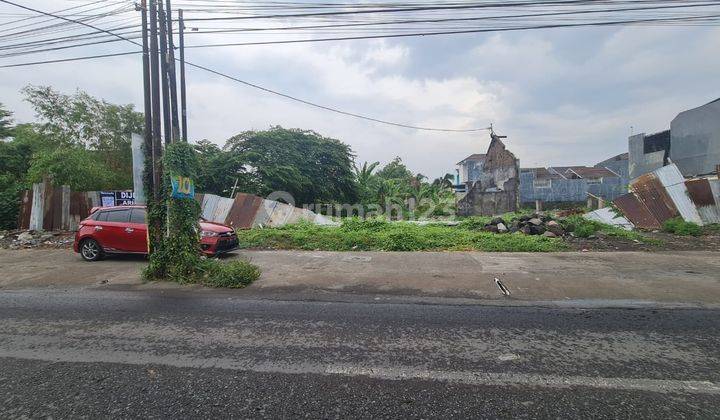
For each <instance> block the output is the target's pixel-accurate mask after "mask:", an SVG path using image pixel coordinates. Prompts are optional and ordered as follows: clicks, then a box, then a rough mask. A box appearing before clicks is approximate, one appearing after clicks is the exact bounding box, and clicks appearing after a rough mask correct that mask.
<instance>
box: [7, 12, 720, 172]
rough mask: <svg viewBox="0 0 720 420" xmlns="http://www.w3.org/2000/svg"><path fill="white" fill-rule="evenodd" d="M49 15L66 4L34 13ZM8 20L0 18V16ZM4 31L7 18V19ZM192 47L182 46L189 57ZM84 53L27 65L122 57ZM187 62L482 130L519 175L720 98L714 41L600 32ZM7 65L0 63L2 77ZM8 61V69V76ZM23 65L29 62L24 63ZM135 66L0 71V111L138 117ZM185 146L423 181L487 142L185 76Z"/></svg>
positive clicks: (292, 49)
mask: <svg viewBox="0 0 720 420" xmlns="http://www.w3.org/2000/svg"><path fill="white" fill-rule="evenodd" d="M24 3H25V4H28V5H29V4H30V3H32V7H35V8H39V9H42V10H47V11H51V10H57V9H60V8H62V7H63V5H74V4H77V2H68V1H48V0H35V1H32V2H30V3H28V2H24ZM11 11H12V12H16V10H15V9H12V8H11V7H10V6H7V5H0V14H1V13H3V12H5V13H10V12H11ZM6 19H7V18H6ZM192 41H193V40H192V39H190V40H189V41H188V44H192ZM112 48H113V49H112V50H111V49H110V47H100V48H98V47H90V48H87V49H84V50H83V49H76V50H73V51H72V52H63V53H62V54H57V53H49V54H48V55H42V54H38V55H34V56H32V60H35V59H46V58H48V59H49V58H57V57H61V56H77V55H85V54H95V53H103V52H113V51H120V50H122V51H129V50H133V49H134V47H133V46H132V45H128V47H127V48H122V47H121V46H117V45H115V46H113V47H112ZM187 60H188V61H192V62H195V63H198V64H202V65H204V66H207V67H211V68H213V69H216V70H219V71H222V72H224V73H227V74H230V75H233V76H235V77H238V78H241V79H243V80H247V81H249V82H253V83H256V84H259V85H262V86H265V87H268V88H271V89H275V90H278V91H282V92H284V93H287V94H291V95H294V96H297V97H300V98H303V99H307V100H311V101H314V102H317V103H320V104H323V105H327V106H332V107H336V108H340V109H343V110H346V111H349V112H353V113H358V114H363V115H367V116H371V117H375V118H381V119H384V120H391V121H395V122H399V123H405V124H411V125H420V126H433V127H446V128H463V129H465V128H475V127H488V126H489V125H490V124H493V126H494V127H495V130H496V132H497V133H499V134H502V135H506V136H508V138H507V140H506V145H507V146H508V148H509V149H510V150H511V151H513V152H514V153H515V155H516V156H517V157H518V158H519V159H520V164H521V166H523V167H536V166H552V165H558V166H559V165H594V164H595V163H597V162H599V161H601V160H604V159H606V158H609V157H611V156H614V155H616V154H619V153H623V152H626V151H627V138H628V136H629V135H630V134H631V133H639V132H647V133H653V132H656V131H661V130H665V129H668V128H669V127H670V121H671V120H672V119H673V118H674V117H675V116H676V115H677V114H678V113H679V112H681V111H683V110H686V109H690V108H694V107H697V106H700V105H703V104H705V103H707V102H710V101H711V100H714V99H716V98H718V97H720V83H718V82H719V80H718V75H719V74H720V28H718V27H712V26H698V27H603V28H576V29H571V28H564V29H550V30H536V31H524V32H505V33H486V34H467V35H448V36H437V37H422V38H403V39H392V40H388V39H386V40H366V41H339V42H326V43H314V44H285V45H268V46H243V47H228V48H222V49H194V50H188V53H187ZM5 61H7V62H11V60H10V59H3V58H0V63H3V62H5ZM19 61H21V60H18V59H15V60H14V61H12V62H19ZM26 61H30V60H29V59H28V60H26ZM140 64H141V59H140V56H126V57H117V58H107V59H102V60H95V61H83V62H72V63H63V64H49V65H43V66H32V67H22V68H9V69H0V102H1V103H3V104H4V105H5V106H6V107H7V108H9V109H11V110H13V111H14V112H15V119H16V121H17V122H29V121H33V120H34V114H33V111H32V109H31V108H30V106H29V105H28V104H27V103H25V102H24V100H23V97H22V94H21V93H20V89H21V88H22V87H23V86H26V85H28V84H34V85H50V86H53V87H54V88H56V89H58V90H60V91H62V92H64V93H72V92H73V91H74V90H75V89H81V90H84V91H87V92H88V93H90V94H92V95H94V96H98V97H101V98H103V99H105V100H107V101H109V102H113V103H123V104H124V103H132V104H135V105H136V108H137V109H138V110H142V104H143V101H142V73H141V67H140ZM187 76H188V79H187V80H188V85H187V86H188V107H189V108H188V112H189V135H190V138H191V139H192V140H201V139H208V140H210V141H212V142H215V143H217V144H219V145H222V144H223V143H224V142H225V140H226V139H228V138H229V137H231V136H233V135H235V134H237V133H240V132H242V131H245V130H262V129H267V128H269V127H270V126H274V125H280V126H283V127H286V128H302V129H311V130H314V131H317V132H318V133H320V134H322V135H324V136H327V137H333V138H337V139H339V140H341V141H343V142H345V143H347V144H349V145H350V146H351V147H352V149H353V151H354V153H355V154H356V162H357V163H358V164H359V165H361V164H362V162H364V161H370V162H374V161H380V162H382V163H386V162H389V161H390V160H392V159H393V158H394V157H396V156H399V157H401V158H402V160H403V161H404V162H405V163H406V164H407V165H408V167H409V168H410V169H411V170H412V171H413V172H418V173H422V174H424V175H426V176H428V177H438V176H441V175H443V174H445V173H448V172H449V173H454V172H455V168H456V165H455V164H456V162H458V161H460V160H462V159H463V158H465V157H466V156H468V155H470V154H473V153H484V152H485V150H486V149H487V146H488V143H489V136H488V133H487V132H476V133H444V132H439V133H438V132H424V131H417V130H412V129H406V128H399V127H391V126H385V125H381V124H377V123H373V122H369V121H363V120H358V119H354V118H350V117H347V116H343V115H338V114H333V113H330V112H327V111H322V110H319V109H315V108H312V107H308V106H305V105H302V104H298V103H295V102H292V101H288V100H287V99H284V98H280V97H277V96H273V95H270V94H268V93H265V92H261V91H258V90H255V89H252V88H249V87H246V86H243V85H241V84H238V83H236V82H233V81H230V80H227V79H222V78H219V77H218V76H215V75H212V74H208V73H206V72H203V71H201V70H197V69H192V68H188V70H187Z"/></svg>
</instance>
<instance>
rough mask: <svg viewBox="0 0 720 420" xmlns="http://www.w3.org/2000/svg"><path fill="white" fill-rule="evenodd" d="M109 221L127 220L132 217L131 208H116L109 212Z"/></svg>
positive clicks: (121, 221) (120, 221)
mask: <svg viewBox="0 0 720 420" xmlns="http://www.w3.org/2000/svg"><path fill="white" fill-rule="evenodd" d="M107 214H108V215H107V221H108V222H119V223H123V222H127V221H128V219H130V210H116V211H109V212H107Z"/></svg>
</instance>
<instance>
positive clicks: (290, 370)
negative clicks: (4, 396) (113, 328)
mask: <svg viewBox="0 0 720 420" xmlns="http://www.w3.org/2000/svg"><path fill="white" fill-rule="evenodd" d="M0 357H3V358H15V359H29V360H42V361H48V362H70V363H122V364H130V365H148V364H157V365H166V366H173V367H178V368H216V369H230V370H239V371H250V372H259V373H279V374H319V375H340V376H348V377H358V376H361V377H366V378H372V379H383V380H413V379H415V380H430V381H442V382H450V383H458V384H464V385H478V386H483V385H484V386H524V387H539V388H570V387H589V388H599V389H609V390H621V391H648V392H658V393H691V394H720V384H717V383H714V382H710V381H704V380H672V379H646V378H604V377H587V376H558V375H544V374H530V373H504V372H476V371H475V372H474V371H447V370H432V369H423V368H417V367H410V366H404V367H391V366H374V367H365V366H360V365H354V364H346V363H329V364H319V363H283V362H258V361H255V360H251V359H239V358H237V359H236V358H232V359H231V358H209V359H208V358H197V357H194V356H191V355H184V354H169V355H162V356H161V355H157V354H149V353H136V352H128V351H109V352H108V351H104V352H93V351H88V350H85V349H77V348H62V349H60V348H48V347H45V348H44V349H42V350H38V349H32V348H28V349H16V350H6V349H0Z"/></svg>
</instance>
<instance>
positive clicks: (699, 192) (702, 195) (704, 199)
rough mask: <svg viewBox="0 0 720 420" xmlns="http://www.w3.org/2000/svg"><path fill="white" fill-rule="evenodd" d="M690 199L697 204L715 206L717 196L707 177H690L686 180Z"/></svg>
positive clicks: (699, 205)
mask: <svg viewBox="0 0 720 420" xmlns="http://www.w3.org/2000/svg"><path fill="white" fill-rule="evenodd" d="M685 187H687V190H688V193H689V194H690V199H691V200H692V202H693V203H695V205H696V206H698V207H701V206H714V205H715V197H713V193H712V190H711V189H710V182H709V181H708V180H707V179H705V178H701V179H689V180H687V181H685Z"/></svg>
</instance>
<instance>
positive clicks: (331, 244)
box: [238, 219, 566, 252]
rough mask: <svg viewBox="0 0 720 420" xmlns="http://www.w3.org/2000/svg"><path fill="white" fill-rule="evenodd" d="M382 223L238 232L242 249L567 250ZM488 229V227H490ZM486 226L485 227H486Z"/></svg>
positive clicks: (522, 239) (468, 228)
mask: <svg viewBox="0 0 720 420" xmlns="http://www.w3.org/2000/svg"><path fill="white" fill-rule="evenodd" d="M479 223H480V221H475V222H473V223H470V222H468V223H465V224H464V225H463V224H462V223H461V225H460V226H443V225H425V226H420V225H417V224H413V223H407V222H396V223H390V222H387V221H383V220H381V219H380V220H377V219H369V220H359V219H346V220H344V221H343V224H342V225H341V226H338V227H333V226H317V225H314V224H310V223H299V224H295V225H287V226H283V227H279V228H266V229H257V228H256V229H250V230H244V231H239V232H238V238H239V240H240V246H241V247H242V248H255V249H286V250H287V249H301V250H320V251H490V252H502V251H506V252H551V251H561V250H564V249H566V245H565V244H564V243H563V242H562V240H560V239H557V238H546V237H542V236H527V235H522V234H504V235H498V234H494V233H490V232H484V231H481V230H478V229H476V228H475V226H476V225H478V224H479ZM485 223H486V222H485ZM482 225H484V223H482Z"/></svg>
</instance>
